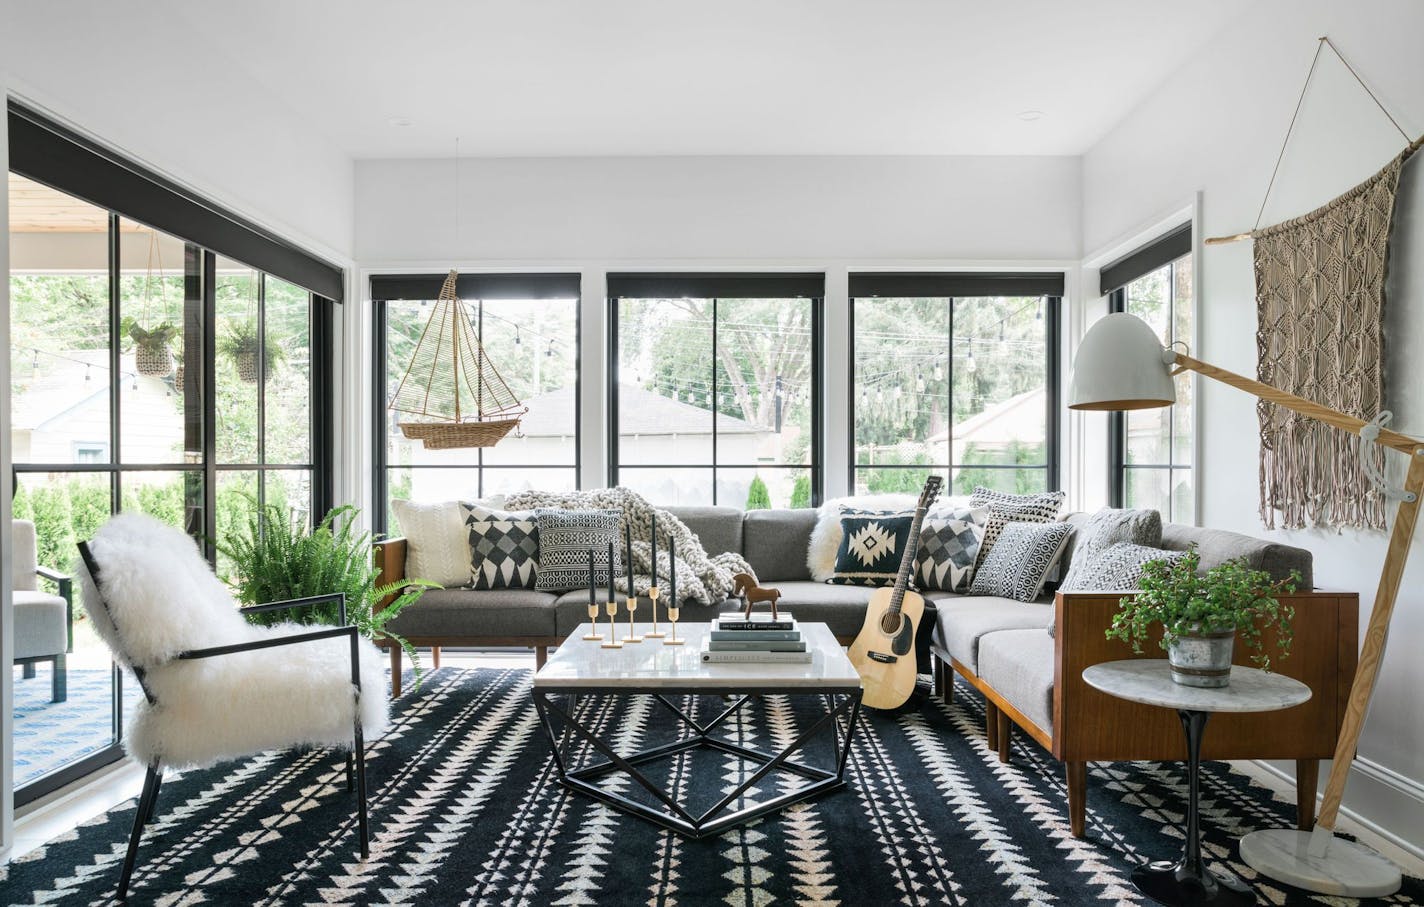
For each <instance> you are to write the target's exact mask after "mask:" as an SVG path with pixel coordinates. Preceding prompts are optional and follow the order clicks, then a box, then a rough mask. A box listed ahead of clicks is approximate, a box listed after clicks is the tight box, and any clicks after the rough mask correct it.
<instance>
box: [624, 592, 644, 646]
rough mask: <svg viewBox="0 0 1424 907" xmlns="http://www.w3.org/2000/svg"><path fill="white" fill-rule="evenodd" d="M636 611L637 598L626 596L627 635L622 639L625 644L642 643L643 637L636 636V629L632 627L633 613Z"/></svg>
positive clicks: (635, 596)
mask: <svg viewBox="0 0 1424 907" xmlns="http://www.w3.org/2000/svg"><path fill="white" fill-rule="evenodd" d="M637 610H638V596H637V595H630V596H628V635H627V636H625V637H623V641H624V642H625V643H632V642H642V641H643V637H641V636H639V635H638V632H637V628H636V627H635V626H634V625H633V612H635V611H637Z"/></svg>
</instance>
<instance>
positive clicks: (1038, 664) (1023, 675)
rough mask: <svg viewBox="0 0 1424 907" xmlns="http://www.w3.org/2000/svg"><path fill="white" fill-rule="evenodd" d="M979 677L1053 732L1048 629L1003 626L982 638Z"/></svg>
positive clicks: (1032, 719) (1028, 717)
mask: <svg viewBox="0 0 1424 907" xmlns="http://www.w3.org/2000/svg"><path fill="white" fill-rule="evenodd" d="M979 679H980V680H983V681H984V682H985V683H986V684H988V685H989V686H990V687H992V688H993V689H994V692H996V693H998V694H999V695H1000V696H1002V697H1004V699H1006V700H1008V702H1009V704H1010V705H1012V706H1013V707H1014V708H1016V709H1018V710H1019V711H1020V712H1021V713H1023V716H1024V717H1025V718H1027V719H1028V720H1029V721H1032V722H1033V723H1034V724H1036V725H1038V726H1039V728H1040V729H1041V730H1044V731H1047V732H1049V733H1052V732H1053V640H1052V639H1050V638H1049V636H1048V633H1047V631H1045V630H1001V631H999V632H997V633H990V634H988V635H986V636H985V637H984V638H983V639H981V640H980V641H979Z"/></svg>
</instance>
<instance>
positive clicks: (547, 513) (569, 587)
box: [534, 510, 623, 592]
mask: <svg viewBox="0 0 1424 907" xmlns="http://www.w3.org/2000/svg"><path fill="white" fill-rule="evenodd" d="M622 518H623V511H621V510H536V511H535V512H534V521H535V523H536V524H537V525H538V527H539V570H538V575H537V576H536V578H535V580H534V588H535V589H538V590H539V591H540V592H571V591H573V590H574V589H587V588H588V552H589V549H590V548H591V549H593V582H594V585H595V586H598V587H599V588H603V587H604V586H607V585H608V570H609V564H608V543H609V542H612V543H613V565H612V568H613V575H614V576H617V575H618V574H620V573H621V572H622V566H621V565H622V559H621V558H620V557H619V549H620V547H621V546H622V544H623V542H622V537H621V536H619V534H618V525H619V522H620V521H621V520H622Z"/></svg>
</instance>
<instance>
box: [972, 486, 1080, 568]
mask: <svg viewBox="0 0 1424 907" xmlns="http://www.w3.org/2000/svg"><path fill="white" fill-rule="evenodd" d="M1064 497H1065V495H1064V494H1063V492H1061V491H1043V492H1039V493H1038V494H1009V493H1008V492H1006V491H994V490H993V489H990V488H984V487H983V486H976V487H975V488H974V494H972V495H970V496H969V506H970V507H988V508H989V525H988V526H987V527H985V529H984V543H983V544H982V545H980V546H979V559H978V561H977V562H976V563H977V564H978V566H980V567H982V566H983V565H984V561H985V560H986V559H987V558H988V557H989V552H990V551H992V550H994V544H995V543H996V542H997V541H998V540H999V533H1001V532H1003V531H1004V525H1005V524H1006V523H1009V522H1015V523H1051V522H1053V521H1054V520H1056V519H1058V511H1059V510H1061V509H1063V498H1064ZM976 569H977V568H976Z"/></svg>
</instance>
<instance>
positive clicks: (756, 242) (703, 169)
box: [356, 157, 1080, 263]
mask: <svg viewBox="0 0 1424 907" xmlns="http://www.w3.org/2000/svg"><path fill="white" fill-rule="evenodd" d="M455 183H456V173H455V164H454V162H453V161H452V160H402V161H359V162H357V164H356V255H357V258H358V259H360V260H361V261H362V262H363V263H375V262H392V261H415V260H425V261H428V260H434V259H450V260H462V261H475V260H499V259H505V260H509V259H526V260H545V261H547V260H609V261H616V260H621V259H637V260H651V259H693V260H718V259H722V260H727V261H735V262H743V263H745V262H748V261H765V260H770V259H805V258H815V259H859V260H864V259H878V258H889V259H948V258H953V259H1055V258H1076V257H1077V255H1078V253H1079V251H1080V250H1079V244H1078V217H1079V209H1078V161H1077V159H1076V158H1069V157H882V158H872V157H740V158H737V157H662V158H653V157H649V158H511V159H465V160H462V161H461V162H460V166H459V183H460V192H459V198H460V201H461V204H460V224H459V233H458V236H457V233H456V224H455V217H456V213H455V209H456V206H455V202H454V198H455V195H456V193H455Z"/></svg>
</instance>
